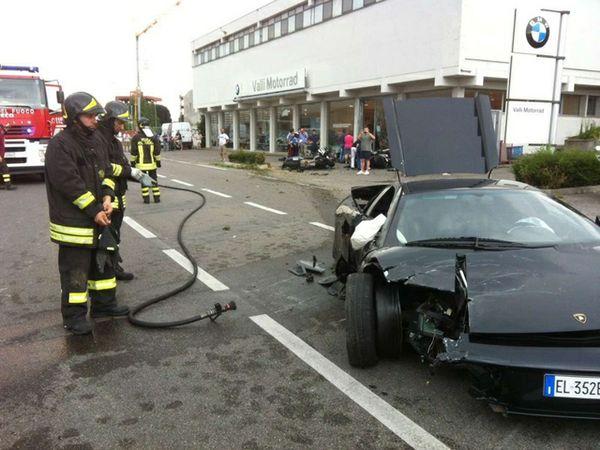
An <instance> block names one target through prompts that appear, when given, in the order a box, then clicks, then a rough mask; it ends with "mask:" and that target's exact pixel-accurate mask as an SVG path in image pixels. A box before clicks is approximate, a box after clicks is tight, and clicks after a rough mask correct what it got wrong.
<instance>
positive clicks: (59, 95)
mask: <svg viewBox="0 0 600 450" xmlns="http://www.w3.org/2000/svg"><path fill="white" fill-rule="evenodd" d="M56 101H57V102H58V103H60V104H61V105H62V104H63V103H64V101H65V93H64V91H56Z"/></svg>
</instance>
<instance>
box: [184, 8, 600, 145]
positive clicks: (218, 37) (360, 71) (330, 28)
mask: <svg viewBox="0 0 600 450" xmlns="http://www.w3.org/2000/svg"><path fill="white" fill-rule="evenodd" d="M524 3H525V2H523V1H519V0H502V1H500V0H497V1H491V0H328V1H323V0H307V1H298V0H275V1H273V2H271V3H269V4H267V5H266V6H263V7H261V8H259V9H257V10H255V11H253V12H251V13H249V14H247V15H244V16H242V17H240V18H239V19H237V20H235V21H233V22H230V23H228V24H225V25H223V26H221V27H220V28H219V29H217V30H214V31H212V32H210V33H208V34H206V35H204V36H202V37H200V38H198V39H196V40H194V41H193V43H192V57H193V77H194V85H193V101H192V107H193V109H194V110H195V111H197V112H198V113H200V114H203V115H204V117H205V124H206V129H205V130H204V132H205V137H206V142H207V145H209V146H210V145H215V143H216V137H217V134H218V130H219V129H220V128H225V129H226V131H227V133H228V134H229V135H230V137H231V138H232V141H233V146H234V147H235V148H245V149H250V150H265V151H271V152H273V151H282V150H285V148H286V140H285V137H286V135H287V133H288V131H289V129H290V128H294V129H296V130H297V129H299V128H306V129H308V130H309V131H310V130H312V129H314V130H316V132H317V133H318V135H319V136H320V140H321V145H325V144H326V143H327V144H328V145H335V143H336V142H337V139H338V138H339V135H340V134H341V133H343V132H344V131H351V132H352V133H353V134H355V135H356V134H357V130H360V129H362V128H363V127H367V126H368V127H369V128H371V130H372V131H374V133H375V134H376V137H377V141H378V145H379V146H380V147H385V146H386V145H387V132H386V124H385V118H384V114H383V107H382V98H383V97H384V96H387V95H392V96H395V97H396V98H398V99H401V100H403V99H412V98H427V97H473V96H475V95H476V94H477V93H485V94H487V95H489V97H490V100H491V104H492V109H493V110H495V114H494V117H495V121H496V122H495V123H496V126H497V127H498V131H499V135H500V138H502V136H503V126H502V121H503V119H504V116H505V114H504V112H503V111H504V110H505V100H506V92H507V84H508V78H509V67H510V57H511V42H512V37H513V22H514V9H515V8H516V7H522V5H523V4H524ZM526 4H527V6H528V7H531V6H533V7H536V8H546V9H554V10H565V9H567V10H569V11H570V14H569V15H568V17H567V16H565V17H567V20H568V22H567V24H568V26H567V27H566V34H565V35H564V39H563V41H564V49H563V54H564V56H565V59H564V62H563V63H562V64H563V68H562V73H561V80H560V81H561V88H560V89H561V95H560V110H559V116H558V122H557V129H556V137H557V143H559V144H561V143H562V142H563V141H564V139H565V137H568V136H572V135H574V134H577V133H578V132H579V131H580V127H582V126H585V125H586V124H588V123H591V122H596V123H600V51H599V50H598V48H599V47H598V44H599V43H600V26H597V24H598V22H600V1H598V0H569V1H567V0H543V1H539V2H538V1H535V0H532V1H529V2H526ZM516 32H519V30H516ZM524 32H525V31H524V30H523V33H524ZM549 32H550V33H553V32H554V33H557V32H558V30H554V29H550V30H549ZM531 77H532V80H535V77H536V74H535V73H532V74H531Z"/></svg>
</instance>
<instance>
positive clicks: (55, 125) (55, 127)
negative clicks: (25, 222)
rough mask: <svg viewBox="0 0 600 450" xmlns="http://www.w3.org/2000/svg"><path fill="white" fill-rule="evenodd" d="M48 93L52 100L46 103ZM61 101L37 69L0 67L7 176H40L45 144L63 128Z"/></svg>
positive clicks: (0, 115) (0, 109)
mask: <svg viewBox="0 0 600 450" xmlns="http://www.w3.org/2000/svg"><path fill="white" fill-rule="evenodd" d="M51 91H55V94H56V99H53V98H52V99H49V95H48V93H49V92H51ZM63 99H64V94H63V91H62V88H61V86H60V84H59V83H58V82H57V81H45V80H43V79H41V78H40V76H39V69H38V68H37V67H24V66H4V65H0V123H2V124H3V125H8V129H7V132H6V135H5V142H6V155H5V158H6V162H7V164H8V166H9V167H10V171H11V173H13V174H19V173H39V174H43V173H44V157H45V154H46V146H47V145H48V141H49V140H50V138H51V137H52V136H53V135H54V134H55V133H56V132H58V131H59V130H60V128H62V127H63V120H62V112H61V110H60V104H61V103H62V102H63ZM49 100H50V101H49ZM51 104H53V105H54V107H53V108H51V106H50V105H51Z"/></svg>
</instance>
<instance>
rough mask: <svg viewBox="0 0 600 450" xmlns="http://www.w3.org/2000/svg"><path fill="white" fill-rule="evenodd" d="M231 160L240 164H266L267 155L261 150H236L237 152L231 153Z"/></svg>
mask: <svg viewBox="0 0 600 450" xmlns="http://www.w3.org/2000/svg"><path fill="white" fill-rule="evenodd" d="M229 161H231V162H236V163H240V164H264V163H265V155H264V153H261V152H248V151H245V150H236V151H235V152H231V153H229Z"/></svg>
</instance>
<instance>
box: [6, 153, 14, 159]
mask: <svg viewBox="0 0 600 450" xmlns="http://www.w3.org/2000/svg"><path fill="white" fill-rule="evenodd" d="M4 157H5V158H14V157H15V152H6V153H5V154H4Z"/></svg>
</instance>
